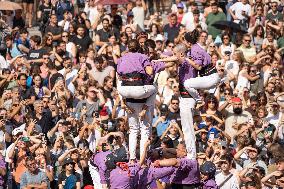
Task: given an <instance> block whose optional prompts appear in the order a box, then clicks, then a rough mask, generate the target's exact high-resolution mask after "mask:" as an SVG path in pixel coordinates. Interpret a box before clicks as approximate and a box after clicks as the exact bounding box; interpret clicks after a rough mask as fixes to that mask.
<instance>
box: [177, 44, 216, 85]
mask: <svg viewBox="0 0 284 189" xmlns="http://www.w3.org/2000/svg"><path fill="white" fill-rule="evenodd" d="M187 56H188V57H189V58H191V59H192V60H193V61H194V62H195V63H196V64H198V65H201V66H202V67H205V66H207V65H210V64H211V57H210V55H209V54H208V53H207V52H206V51H205V50H204V49H203V48H202V47H201V46H200V45H198V44H194V45H192V47H191V49H190V50H189V52H188V53H187ZM195 77H197V70H196V69H195V68H193V67H192V66H191V65H190V64H189V63H188V61H186V60H185V61H184V62H183V63H181V64H180V65H179V81H180V83H181V84H183V83H184V82H185V80H187V79H190V78H195Z"/></svg>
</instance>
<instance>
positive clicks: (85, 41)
mask: <svg viewBox="0 0 284 189" xmlns="http://www.w3.org/2000/svg"><path fill="white" fill-rule="evenodd" d="M72 42H73V43H74V44H75V45H76V47H77V49H78V52H83V51H87V50H88V48H89V46H90V45H91V44H92V43H93V40H92V39H91V38H90V37H89V35H85V36H84V37H83V38H79V37H78V36H75V37H74V38H73V39H72Z"/></svg>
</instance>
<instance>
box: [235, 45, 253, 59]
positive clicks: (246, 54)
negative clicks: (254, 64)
mask: <svg viewBox="0 0 284 189" xmlns="http://www.w3.org/2000/svg"><path fill="white" fill-rule="evenodd" d="M237 50H240V51H242V52H243V54H244V58H245V60H246V62H251V61H250V59H251V58H252V57H254V56H256V50H255V48H254V47H252V46H250V47H249V48H246V47H244V46H243V45H241V46H240V47H239V48H237Z"/></svg>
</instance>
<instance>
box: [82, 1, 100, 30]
mask: <svg viewBox="0 0 284 189" xmlns="http://www.w3.org/2000/svg"><path fill="white" fill-rule="evenodd" d="M84 12H86V13H87V15H88V19H89V20H90V22H91V25H93V24H94V23H95V21H96V18H97V17H98V16H99V12H98V10H97V7H89V6H88V3H86V6H85V8H84Z"/></svg>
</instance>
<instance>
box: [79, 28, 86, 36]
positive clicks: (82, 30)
mask: <svg viewBox="0 0 284 189" xmlns="http://www.w3.org/2000/svg"><path fill="white" fill-rule="evenodd" d="M77 33H78V35H80V36H83V35H84V33H85V29H84V28H78V29H77Z"/></svg>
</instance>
